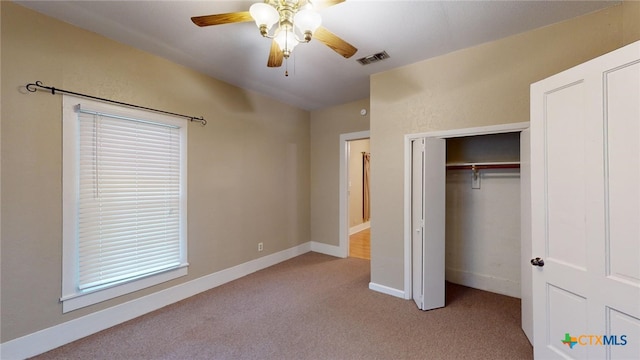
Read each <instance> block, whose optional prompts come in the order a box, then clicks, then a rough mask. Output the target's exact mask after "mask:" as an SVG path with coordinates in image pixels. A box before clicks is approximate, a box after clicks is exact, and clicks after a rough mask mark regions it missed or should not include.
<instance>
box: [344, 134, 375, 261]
mask: <svg viewBox="0 0 640 360" xmlns="http://www.w3.org/2000/svg"><path fill="white" fill-rule="evenodd" d="M347 146H348V153H349V154H348V157H349V161H348V166H347V167H348V176H349V179H348V182H347V195H348V211H347V212H348V217H349V252H348V257H355V258H360V259H366V260H370V259H371V225H370V224H371V209H370V203H371V201H370V181H371V173H370V162H371V152H370V145H369V139H359V140H350V141H348V142H347Z"/></svg>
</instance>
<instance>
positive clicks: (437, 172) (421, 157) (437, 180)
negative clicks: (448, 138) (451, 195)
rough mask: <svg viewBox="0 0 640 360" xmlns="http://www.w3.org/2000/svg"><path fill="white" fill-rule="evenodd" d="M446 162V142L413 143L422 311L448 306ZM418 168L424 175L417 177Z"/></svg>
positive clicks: (416, 273)
mask: <svg viewBox="0 0 640 360" xmlns="http://www.w3.org/2000/svg"><path fill="white" fill-rule="evenodd" d="M418 147H422V149H420V148H418ZM420 153H421V154H420ZM445 161H446V142H445V140H444V139H438V138H425V139H422V140H419V141H414V143H413V173H414V177H413V181H412V182H413V189H414V193H413V196H412V198H413V201H412V209H413V210H412V213H413V214H412V224H413V227H412V228H413V241H412V244H413V246H412V251H413V254H412V257H413V289H412V292H413V299H414V300H415V301H416V304H417V305H418V307H419V308H420V309H422V310H431V309H436V308H440V307H443V306H444V304H445V280H444V279H445V268H444V265H445V263H444V258H445V242H444V241H445V238H444V235H445V234H444V229H445V185H446V183H445V176H446V167H445V165H446V164H445ZM419 168H421V171H420V174H417V172H418V169H419ZM418 187H420V188H421V190H419V189H417V188H418ZM419 193H421V194H422V196H421V199H420V198H416V195H417V194H419ZM418 214H421V216H419V215H418Z"/></svg>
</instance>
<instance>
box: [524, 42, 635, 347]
mask: <svg viewBox="0 0 640 360" xmlns="http://www.w3.org/2000/svg"><path fill="white" fill-rule="evenodd" d="M639 120H640V42H638V43H635V44H632V45H629V46H627V47H624V48H622V49H619V50H616V51H614V52H612V53H609V54H607V55H604V56H602V57H600V58H597V59H594V60H592V61H589V62H587V63H585V64H582V65H579V66H577V67H575V68H572V69H569V70H567V71H565V72H563V73H560V74H558V75H555V76H553V77H551V78H548V79H546V80H543V81H541V82H538V83H536V84H533V85H532V87H531V201H532V217H531V220H532V223H531V225H532V229H531V231H532V232H531V234H532V251H533V254H534V256H535V257H539V258H540V259H532V264H533V265H535V266H534V269H533V316H534V355H535V357H536V358H545V359H546V358H580V359H586V358H592V359H605V358H607V359H638V358H640V226H639V223H640V186H639V185H640V146H639V144H640V126H639Z"/></svg>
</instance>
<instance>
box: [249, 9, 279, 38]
mask: <svg viewBox="0 0 640 360" xmlns="http://www.w3.org/2000/svg"><path fill="white" fill-rule="evenodd" d="M249 14H251V17H252V18H253V20H255V22H256V25H257V26H258V28H259V27H260V26H261V25H266V26H267V31H268V30H269V29H271V27H272V26H273V24H275V23H277V22H278V20H280V14H279V13H278V10H276V8H274V7H273V6H271V5H268V4H265V3H255V4H253V5H251V7H250V8H249Z"/></svg>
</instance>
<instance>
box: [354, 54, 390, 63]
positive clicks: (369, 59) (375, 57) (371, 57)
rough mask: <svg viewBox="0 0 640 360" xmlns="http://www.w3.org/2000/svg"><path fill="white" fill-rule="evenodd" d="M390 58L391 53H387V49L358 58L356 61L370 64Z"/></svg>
mask: <svg viewBox="0 0 640 360" xmlns="http://www.w3.org/2000/svg"><path fill="white" fill-rule="evenodd" d="M388 58H390V56H389V54H387V52H386V51H383V52H379V53H377V54H373V55H368V56H365V57H363V58H360V59H358V60H356V61H357V62H359V63H360V64H362V65H369V64H373V63H375V62H378V61H382V60H384V59H388Z"/></svg>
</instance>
